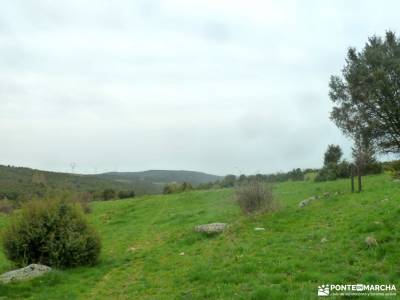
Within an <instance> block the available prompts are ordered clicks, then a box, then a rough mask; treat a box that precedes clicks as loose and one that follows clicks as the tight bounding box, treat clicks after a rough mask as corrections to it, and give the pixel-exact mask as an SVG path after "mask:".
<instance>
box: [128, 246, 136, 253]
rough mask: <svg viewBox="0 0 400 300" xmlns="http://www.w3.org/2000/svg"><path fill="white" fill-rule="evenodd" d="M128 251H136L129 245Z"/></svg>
mask: <svg viewBox="0 0 400 300" xmlns="http://www.w3.org/2000/svg"><path fill="white" fill-rule="evenodd" d="M128 251H131V252H134V251H136V248H135V247H130V248H128Z"/></svg>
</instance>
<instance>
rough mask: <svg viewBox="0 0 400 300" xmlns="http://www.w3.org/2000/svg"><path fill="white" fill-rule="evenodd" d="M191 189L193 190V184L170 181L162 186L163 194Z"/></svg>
mask: <svg viewBox="0 0 400 300" xmlns="http://www.w3.org/2000/svg"><path fill="white" fill-rule="evenodd" d="M191 190H193V186H192V185H191V184H190V183H187V182H183V183H181V184H180V183H170V184H167V185H165V186H164V190H163V194H176V193H182V192H188V191H191Z"/></svg>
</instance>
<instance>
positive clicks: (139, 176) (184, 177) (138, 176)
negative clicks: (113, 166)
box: [97, 170, 222, 185]
mask: <svg viewBox="0 0 400 300" xmlns="http://www.w3.org/2000/svg"><path fill="white" fill-rule="evenodd" d="M97 177H99V178H106V179H109V180H115V181H118V182H125V183H127V182H137V181H147V182H151V183H154V184H158V185H165V184H166V183H171V182H180V183H182V182H188V183H190V184H192V185H199V184H202V183H208V182H214V181H217V180H220V179H222V177H221V176H217V175H211V174H207V173H202V172H196V171H184V170H149V171H143V172H110V173H104V174H100V175H97Z"/></svg>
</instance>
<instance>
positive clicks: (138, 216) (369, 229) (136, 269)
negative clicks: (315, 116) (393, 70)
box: [0, 175, 400, 299]
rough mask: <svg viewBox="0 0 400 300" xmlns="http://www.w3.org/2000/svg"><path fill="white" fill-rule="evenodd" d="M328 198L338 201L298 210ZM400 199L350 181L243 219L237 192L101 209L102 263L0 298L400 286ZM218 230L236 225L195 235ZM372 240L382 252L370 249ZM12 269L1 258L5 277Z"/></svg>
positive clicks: (283, 195)
mask: <svg viewBox="0 0 400 300" xmlns="http://www.w3.org/2000/svg"><path fill="white" fill-rule="evenodd" d="M325 192H330V193H331V196H330V197H327V198H322V199H320V200H317V201H314V202H312V203H311V204H310V205H309V206H307V207H305V208H303V209H299V208H298V207H297V205H298V203H299V202H300V201H301V200H303V199H305V198H307V197H310V196H313V195H322V194H323V193H325ZM335 192H338V195H335ZM399 192H400V184H399V183H396V182H393V181H392V180H391V179H390V178H389V177H387V176H385V175H382V176H373V177H368V178H366V180H365V192H363V193H362V194H351V193H349V187H348V181H336V182H327V183H313V182H288V183H283V184H279V185H277V186H276V188H275V194H276V197H277V198H278V199H279V201H280V203H281V208H280V210H279V211H278V212H276V213H273V214H265V215H260V216H255V217H245V216H242V215H241V214H240V212H239V210H238V208H237V206H236V205H235V203H234V202H233V201H232V190H229V189H225V190H213V191H196V192H189V193H183V194H176V195H168V196H161V195H160V196H146V197H141V198H137V199H135V200H119V201H110V202H97V203H94V206H93V208H94V209H93V213H91V214H90V215H89V220H90V222H91V223H93V224H94V226H95V227H96V228H97V229H98V230H99V232H100V234H101V236H102V240H103V249H102V255H101V260H100V262H99V264H98V265H96V266H94V267H82V268H77V269H69V270H59V271H56V272H54V273H53V274H51V275H49V276H46V277H43V278H40V279H36V280H33V281H31V282H25V283H17V284H11V285H7V286H1V285H0V296H3V297H7V298H9V299H21V298H24V299H29V298H31V299H289V298H290V299H314V298H317V286H318V285H320V284H325V283H329V284H331V283H337V284H340V283H346V284H351V283H382V284H388V283H393V284H398V283H399V279H400V265H399V261H400V250H399V246H400V222H399V221H400V199H399V198H400V193H399ZM339 193H340V194H339ZM209 222H227V223H229V224H231V225H230V227H229V229H228V230H227V231H226V232H224V233H223V234H221V235H218V236H213V237H206V236H204V235H201V234H198V233H195V232H194V231H193V227H194V226H195V225H198V224H202V223H209ZM6 223H7V218H6V217H1V218H0V226H1V227H4V226H5V224H6ZM255 227H264V228H265V231H254V228H255ZM370 235H372V236H374V237H375V238H376V239H377V241H378V246H377V247H373V248H368V247H367V246H366V245H365V242H364V240H365V238H366V237H367V236H370ZM323 239H324V240H326V241H325V242H321V240H323ZM11 268H12V265H11V264H10V263H9V262H8V261H6V259H5V258H4V256H3V255H2V254H0V271H6V270H9V269H11ZM399 288H400V286H399ZM7 298H6V299H7ZM0 299H1V298H0Z"/></svg>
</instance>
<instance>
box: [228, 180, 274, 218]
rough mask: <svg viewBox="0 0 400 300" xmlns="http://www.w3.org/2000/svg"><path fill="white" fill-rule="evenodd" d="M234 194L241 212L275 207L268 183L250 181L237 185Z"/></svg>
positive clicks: (271, 209)
mask: <svg viewBox="0 0 400 300" xmlns="http://www.w3.org/2000/svg"><path fill="white" fill-rule="evenodd" d="M235 195H236V200H237V202H238V204H239V206H240V209H241V210H242V212H243V213H246V214H252V213H256V212H265V211H274V210H275V209H277V203H276V202H275V200H274V197H273V193H272V186H271V185H270V184H267V183H261V182H258V181H250V182H248V183H246V184H243V185H240V186H238V187H237V188H236V191H235Z"/></svg>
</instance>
